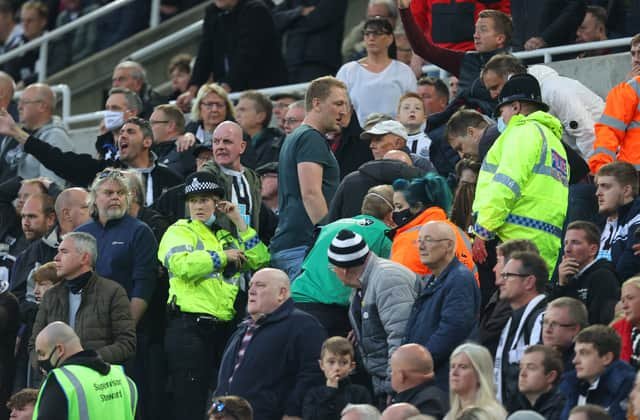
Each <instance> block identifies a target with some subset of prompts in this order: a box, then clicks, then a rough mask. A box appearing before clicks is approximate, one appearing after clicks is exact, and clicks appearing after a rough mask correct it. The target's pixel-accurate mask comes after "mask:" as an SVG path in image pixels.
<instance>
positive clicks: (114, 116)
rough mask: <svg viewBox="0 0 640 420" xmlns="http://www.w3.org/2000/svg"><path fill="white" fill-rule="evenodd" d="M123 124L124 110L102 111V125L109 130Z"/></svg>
mask: <svg viewBox="0 0 640 420" xmlns="http://www.w3.org/2000/svg"><path fill="white" fill-rule="evenodd" d="M123 124H124V112H120V111H104V127H105V128H106V129H107V130H109V131H112V130H115V129H118V128H120V127H122V125H123Z"/></svg>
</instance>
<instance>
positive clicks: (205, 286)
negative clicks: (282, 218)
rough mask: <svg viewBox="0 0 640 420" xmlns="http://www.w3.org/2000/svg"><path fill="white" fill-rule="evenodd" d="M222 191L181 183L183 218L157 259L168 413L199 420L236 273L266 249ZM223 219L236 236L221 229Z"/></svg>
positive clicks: (227, 325)
mask: <svg viewBox="0 0 640 420" xmlns="http://www.w3.org/2000/svg"><path fill="white" fill-rule="evenodd" d="M224 193H225V192H224V189H223V188H222V187H220V186H219V185H217V184H216V182H215V177H214V176H213V175H212V174H210V173H208V172H195V173H193V174H191V175H190V176H188V177H187V179H186V182H185V196H186V200H187V205H188V208H189V213H190V214H191V218H190V219H181V220H178V221H177V222H176V223H174V224H173V225H171V226H170V227H169V229H168V230H167V232H166V233H165V235H164V236H163V237H162V241H161V242H160V248H159V251H158V259H159V260H160V261H161V262H162V263H163V264H164V266H165V267H166V269H167V271H168V272H169V306H168V320H167V330H166V334H165V348H166V352H167V357H168V362H169V376H170V378H171V383H172V384H173V387H174V398H173V402H174V404H175V407H176V409H175V414H176V415H178V413H179V415H180V418H185V419H199V418H203V417H204V414H205V409H206V405H207V396H208V391H209V389H213V388H214V385H215V384H213V383H212V382H213V380H214V379H215V377H216V376H217V375H216V373H217V372H216V370H217V367H218V364H219V361H220V358H221V357H222V352H223V351H224V346H225V344H226V341H227V338H228V337H229V335H230V334H231V332H233V327H234V325H233V320H234V317H235V315H236V310H235V307H239V306H241V305H236V306H234V304H235V303H236V300H237V299H236V298H237V297H238V294H239V291H240V286H241V282H242V279H243V275H242V273H243V272H246V271H249V270H257V269H259V268H261V267H263V266H265V265H266V264H267V263H268V262H269V259H270V258H269V251H268V250H267V247H266V246H265V245H264V244H263V243H262V242H261V241H260V239H259V238H258V236H257V233H256V231H255V230H254V229H253V228H251V227H249V226H248V225H247V224H246V223H245V222H244V219H243V218H242V216H241V215H240V212H239V211H238V207H237V205H235V204H232V203H231V202H229V201H224V200H223V199H222V198H223V197H224V196H225V194H224ZM222 214H224V215H226V216H227V218H228V219H229V220H231V222H233V224H234V225H235V227H236V230H237V232H238V236H237V237H234V236H233V235H232V234H231V233H230V232H229V231H227V230H225V229H222V228H221V227H220V226H219V225H218V224H217V223H216V220H217V217H218V216H220V215H222Z"/></svg>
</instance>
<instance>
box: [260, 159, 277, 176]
mask: <svg viewBox="0 0 640 420" xmlns="http://www.w3.org/2000/svg"><path fill="white" fill-rule="evenodd" d="M269 173H276V174H277V173H278V162H269V163H265V164H264V165H260V166H258V167H257V168H256V174H258V175H259V176H262V175H264V174H269Z"/></svg>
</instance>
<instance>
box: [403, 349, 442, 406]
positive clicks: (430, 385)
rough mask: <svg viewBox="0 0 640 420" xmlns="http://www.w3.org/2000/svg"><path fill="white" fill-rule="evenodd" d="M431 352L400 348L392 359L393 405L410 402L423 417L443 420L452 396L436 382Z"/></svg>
mask: <svg viewBox="0 0 640 420" xmlns="http://www.w3.org/2000/svg"><path fill="white" fill-rule="evenodd" d="M433 378H434V372H433V359H432V358H431V353H429V351H428V350H427V349H425V348H424V347H423V346H421V345H420V344H405V345H403V346H400V347H399V348H398V349H397V350H396V352H395V353H393V356H391V387H392V388H393V390H394V391H395V392H396V395H395V397H393V400H392V402H394V403H409V404H411V405H413V406H414V407H416V408H417V409H418V411H420V413H421V414H428V415H430V416H433V417H435V418H436V419H442V418H443V417H444V416H445V414H447V412H448V411H449V404H448V403H447V401H448V400H449V397H448V396H447V394H445V393H444V392H443V391H442V390H441V389H440V388H438V387H437V386H435V382H434V380H433Z"/></svg>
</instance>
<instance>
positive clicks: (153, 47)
mask: <svg viewBox="0 0 640 420" xmlns="http://www.w3.org/2000/svg"><path fill="white" fill-rule="evenodd" d="M118 1H127V0H118ZM154 1H155V0H154ZM202 22H203V21H202V20H201V21H198V22H195V23H193V24H191V25H189V26H187V27H185V28H183V29H181V30H179V31H177V32H175V33H173V34H171V35H169V36H167V37H165V38H163V39H161V40H158V41H156V42H154V43H152V44H149V45H147V46H146V47H144V48H142V49H140V50H138V51H136V52H135V53H133V54H131V55H130V57H131V58H132V59H133V60H136V61H142V60H144V59H147V58H150V57H153V56H154V55H155V54H158V53H160V52H162V51H163V50H165V49H166V48H167V47H168V46H170V45H173V44H174V43H176V42H178V41H181V40H183V39H186V38H188V37H190V36H193V35H194V34H195V33H197V32H198V31H200V30H201V29H202ZM630 42H631V38H630V37H629V38H619V39H611V40H607V41H598V42H586V43H583V44H572V45H564V46H560V47H551V48H542V49H539V50H533V51H520V52H516V53H513V55H515V56H516V57H518V58H522V59H524V58H534V57H543V58H544V62H545V63H550V62H552V61H553V56H554V55H560V54H566V53H574V52H575V53H578V52H582V51H591V50H597V49H605V48H616V47H624V46H628V45H629V44H630ZM0 63H1V61H0ZM422 71H423V72H425V73H428V72H434V71H439V72H440V75H441V77H442V78H445V77H447V74H448V73H447V72H446V71H445V70H443V69H441V68H440V67H438V66H435V65H433V64H430V65H426V66H424V67H422ZM308 85H309V83H297V84H291V85H284V86H276V87H270V88H264V89H259V91H260V92H262V93H264V94H266V95H274V94H277V93H284V92H291V91H294V92H295V91H304V90H306V88H307V86H308ZM241 93H242V92H233V93H231V94H230V95H229V96H230V98H231V99H237V98H238V96H240V94H241ZM101 118H102V112H101V111H98V112H91V113H87V114H78V115H74V116H71V117H69V118H67V120H68V122H69V123H70V124H73V123H80V122H91V121H98V120H100V119H101Z"/></svg>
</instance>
